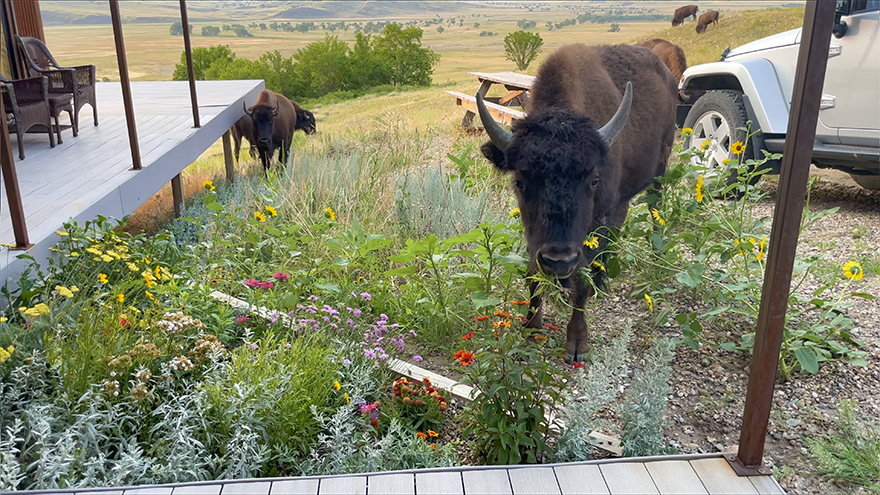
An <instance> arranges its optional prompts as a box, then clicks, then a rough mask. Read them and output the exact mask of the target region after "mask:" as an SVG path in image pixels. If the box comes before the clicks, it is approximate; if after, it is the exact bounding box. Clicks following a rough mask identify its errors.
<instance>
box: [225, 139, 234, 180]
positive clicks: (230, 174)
mask: <svg viewBox="0 0 880 495" xmlns="http://www.w3.org/2000/svg"><path fill="white" fill-rule="evenodd" d="M223 160H224V161H225V162H226V180H227V181H229V182H230V183H232V182H234V181H235V167H234V166H233V165H232V143H231V142H230V141H229V131H226V132H224V133H223Z"/></svg>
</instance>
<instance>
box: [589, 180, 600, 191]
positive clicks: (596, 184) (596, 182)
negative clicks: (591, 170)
mask: <svg viewBox="0 0 880 495" xmlns="http://www.w3.org/2000/svg"><path fill="white" fill-rule="evenodd" d="M598 185H599V178H598V177H596V178H595V179H593V181H592V182H590V187H592V188H593V189H596V187H597V186H598Z"/></svg>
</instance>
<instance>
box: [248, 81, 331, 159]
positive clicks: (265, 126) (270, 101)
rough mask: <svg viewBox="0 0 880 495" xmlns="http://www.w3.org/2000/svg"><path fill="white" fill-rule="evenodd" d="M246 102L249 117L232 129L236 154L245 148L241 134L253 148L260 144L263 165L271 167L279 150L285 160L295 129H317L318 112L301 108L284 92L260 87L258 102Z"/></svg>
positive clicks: (259, 152)
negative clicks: (316, 115)
mask: <svg viewBox="0 0 880 495" xmlns="http://www.w3.org/2000/svg"><path fill="white" fill-rule="evenodd" d="M242 105H243V106H244V113H245V114H246V116H245V117H242V118H241V119H239V120H238V122H236V123H235V125H234V126H233V129H232V134H233V138H234V140H235V151H234V156H236V157H238V153H239V150H240V149H241V138H242V137H244V138H247V140H248V141H249V142H250V143H251V151H252V154H253V149H254V148H256V151H257V153H258V154H259V155H260V159H261V160H262V161H263V168H264V169H265V170H269V164H270V162H271V161H272V157H273V155H274V154H275V150H276V149H277V150H279V151H278V159H279V161H280V162H281V163H282V164H283V163H286V162H287V158H288V157H289V156H290V145H291V141H292V140H293V133H294V132H295V131H296V130H297V129H302V130H303V131H305V133H306V134H312V133H314V132H315V131H316V130H317V126H316V124H315V115H314V114H313V113H312V112H310V111H308V110H303V109H302V108H300V106H299V105H297V104H296V103H294V102H292V101H290V100H288V99H287V98H286V97H284V96H283V95H280V94H278V93H275V92H272V91H269V90H268V89H264V90H263V91H260V95H259V96H258V97H257V102H256V103H254V106H253V107H251V108H248V107H247V104H245V103H242Z"/></svg>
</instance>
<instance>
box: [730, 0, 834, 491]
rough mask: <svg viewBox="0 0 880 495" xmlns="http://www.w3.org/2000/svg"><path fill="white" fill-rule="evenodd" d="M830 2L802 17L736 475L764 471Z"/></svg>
mask: <svg viewBox="0 0 880 495" xmlns="http://www.w3.org/2000/svg"><path fill="white" fill-rule="evenodd" d="M835 4H836V2H828V1H825V0H822V1H819V0H808V1H807V6H806V12H805V13H804V27H803V34H802V36H801V46H800V51H799V53H798V62H797V69H796V71H795V79H794V89H793V96H792V102H791V114H790V115H789V117H788V130H787V133H786V135H785V148H784V150H783V154H782V173H781V175H780V178H779V192H778V195H777V198H776V210H775V211H774V213H773V228H772V231H771V233H770V249H769V252H768V256H767V268H766V272H765V273H764V287H763V290H762V291H761V309H760V312H759V313H758V322H757V326H756V329H755V347H754V354H753V356H752V362H751V368H750V370H749V388H748V391H747V393H746V403H745V411H744V413H743V424H742V433H741V435H740V442H739V451H738V452H737V455H736V457H733V456H732V455H731V456H728V461H730V462H731V465H732V466H733V469H734V470H735V471H736V472H737V473H738V474H739V475H740V476H748V475H762V474H769V473H770V468H769V467H767V466H764V465H763V464H762V461H763V455H764V439H765V437H766V435H767V424H768V421H769V419H770V408H771V406H772V405H773V388H774V384H775V382H776V370H777V367H778V365H779V349H780V347H781V345H782V332H783V329H784V326H785V310H786V309H787V307H788V293H789V290H790V289H791V277H792V269H793V266H794V256H795V250H796V249H797V242H798V233H799V232H798V231H799V229H800V224H801V216H802V214H803V210H804V202H805V195H806V190H807V179H808V178H809V175H810V162H811V159H812V155H813V140H814V139H815V137H816V121H817V120H818V118H819V101H820V99H821V96H822V87H823V81H824V78H825V67H826V65H827V62H828V47H829V46H830V44H831V29H832V27H833V25H834V9H835Z"/></svg>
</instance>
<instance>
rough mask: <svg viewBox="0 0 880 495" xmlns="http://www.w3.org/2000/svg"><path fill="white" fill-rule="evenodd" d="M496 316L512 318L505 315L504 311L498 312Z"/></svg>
mask: <svg viewBox="0 0 880 495" xmlns="http://www.w3.org/2000/svg"><path fill="white" fill-rule="evenodd" d="M495 316H503V317H504V318H510V313H505V312H503V311H496V312H495Z"/></svg>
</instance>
